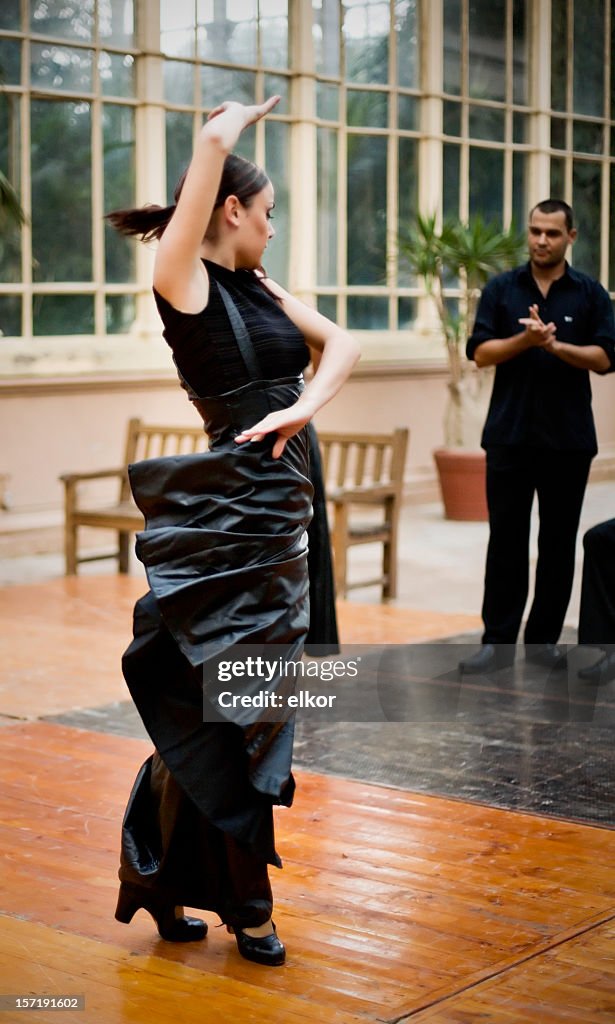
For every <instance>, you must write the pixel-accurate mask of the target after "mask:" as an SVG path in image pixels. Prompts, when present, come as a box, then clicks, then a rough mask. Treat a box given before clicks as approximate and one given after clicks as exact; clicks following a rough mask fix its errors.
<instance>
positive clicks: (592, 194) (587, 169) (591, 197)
mask: <svg viewBox="0 0 615 1024" xmlns="http://www.w3.org/2000/svg"><path fill="white" fill-rule="evenodd" d="M600 205H601V204H600V164H597V163H593V162H590V161H585V160H575V161H574V162H573V165H572V208H573V210H574V219H575V222H576V224H577V225H578V226H579V234H578V237H577V240H576V242H575V243H574V250H573V261H574V265H575V267H578V269H579V270H582V271H584V272H585V273H586V274H591V276H592V277H600Z"/></svg>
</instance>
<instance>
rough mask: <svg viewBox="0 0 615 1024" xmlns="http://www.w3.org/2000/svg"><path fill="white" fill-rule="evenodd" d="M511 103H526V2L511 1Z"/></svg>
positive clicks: (527, 62)
mask: <svg viewBox="0 0 615 1024" xmlns="http://www.w3.org/2000/svg"><path fill="white" fill-rule="evenodd" d="M512 6H513V10H512V17H513V45H512V65H513V67H512V71H513V103H527V101H528V84H527V79H528V64H529V59H528V38H527V28H526V6H527V5H526V0H513V5H512Z"/></svg>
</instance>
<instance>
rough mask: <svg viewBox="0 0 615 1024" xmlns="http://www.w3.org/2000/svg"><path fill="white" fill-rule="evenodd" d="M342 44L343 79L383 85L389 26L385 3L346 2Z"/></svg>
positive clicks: (384, 0)
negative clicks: (344, 72)
mask: <svg viewBox="0 0 615 1024" xmlns="http://www.w3.org/2000/svg"><path fill="white" fill-rule="evenodd" d="M343 6H344V26H343V29H344V41H345V53H346V79H347V80H348V81H350V82H364V83H367V82H369V83H373V84H376V83H378V82H381V83H385V82H388V79H389V25H390V11H389V4H388V2H387V0H345V3H344V5H343Z"/></svg>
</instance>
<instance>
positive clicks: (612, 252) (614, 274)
mask: <svg viewBox="0 0 615 1024" xmlns="http://www.w3.org/2000/svg"><path fill="white" fill-rule="evenodd" d="M610 176H611V206H610V210H609V288H610V290H611V291H612V292H615V203H614V202H613V199H614V198H615V164H611V174H610ZM0 323H1V322H0Z"/></svg>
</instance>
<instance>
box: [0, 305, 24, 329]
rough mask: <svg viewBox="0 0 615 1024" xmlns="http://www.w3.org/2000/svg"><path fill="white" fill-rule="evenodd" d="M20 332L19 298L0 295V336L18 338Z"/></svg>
mask: <svg viewBox="0 0 615 1024" xmlns="http://www.w3.org/2000/svg"><path fill="white" fill-rule="evenodd" d="M20 334H21V298H20V296H19V295H0V337H2V338H18V337H19V336H20Z"/></svg>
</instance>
